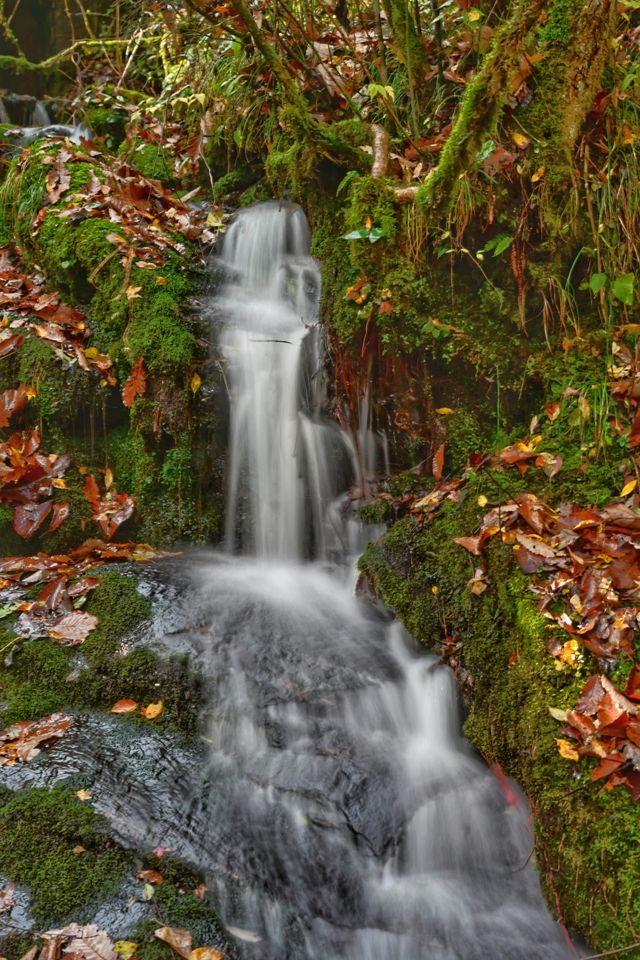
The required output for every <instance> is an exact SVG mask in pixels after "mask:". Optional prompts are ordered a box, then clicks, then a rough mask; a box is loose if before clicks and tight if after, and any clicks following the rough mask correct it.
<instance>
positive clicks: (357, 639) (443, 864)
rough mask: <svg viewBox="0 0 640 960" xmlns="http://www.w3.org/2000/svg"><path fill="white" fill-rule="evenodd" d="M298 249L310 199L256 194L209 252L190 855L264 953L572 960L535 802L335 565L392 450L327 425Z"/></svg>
mask: <svg viewBox="0 0 640 960" xmlns="http://www.w3.org/2000/svg"><path fill="white" fill-rule="evenodd" d="M308 250H309V236H308V228H307V225H306V221H305V218H304V215H303V213H302V211H301V210H300V209H299V208H297V207H294V206H291V205H279V204H273V203H271V204H264V205H262V204H261V205H257V206H255V207H253V208H249V209H247V210H245V211H243V212H241V214H240V215H239V216H238V217H237V219H236V220H235V222H234V223H233V224H232V226H231V228H230V230H229V232H228V234H227V236H226V238H225V241H224V246H223V250H222V254H221V257H220V258H219V260H218V264H217V266H218V268H221V270H222V278H223V279H222V283H221V286H220V288H219V293H218V294H217V296H216V297H215V301H214V304H213V313H214V319H215V324H216V329H217V335H218V343H219V348H220V352H221V354H222V357H223V359H224V363H225V370H226V377H227V381H228V386H229V392H230V407H231V412H230V472H229V495H228V517H227V546H228V549H229V554H227V555H225V556H220V557H219V558H218V560H217V562H215V563H214V564H205V565H203V566H201V567H200V568H199V570H198V572H197V574H195V576H196V579H198V580H199V583H200V587H199V593H198V594H197V596H198V597H199V599H198V600H197V602H196V600H195V599H194V609H195V608H197V609H198V618H199V622H205V623H209V624H210V628H209V629H208V630H207V629H206V628H202V627H200V628H199V632H198V637H199V641H198V642H199V643H201V644H202V648H203V656H204V657H205V659H206V660H207V661H208V663H209V668H208V670H207V674H208V675H210V676H213V677H215V681H214V686H213V689H212V691H211V716H210V721H209V731H208V734H207V739H208V741H209V744H210V768H209V773H208V776H209V779H210V782H211V789H210V792H209V794H208V796H207V800H206V808H205V810H204V812H201V813H200V814H199V817H202V816H205V817H206V822H207V823H208V829H207V831H206V840H205V841H204V842H203V841H201V840H198V844H199V845H198V856H199V858H200V862H201V863H204V864H206V865H207V866H208V868H209V871H210V880H209V883H210V886H211V889H212V890H214V892H215V896H216V900H217V903H218V907H219V910H220V913H221V916H222V919H223V920H224V922H225V923H226V924H227V925H228V926H229V929H230V930H231V932H232V933H234V935H236V936H237V937H238V938H239V940H240V941H241V946H242V955H243V957H248V958H253V960H498V958H500V960H565V958H567V957H568V956H569V955H570V954H569V951H568V947H567V945H566V944H565V942H564V939H563V936H562V934H561V932H560V929H559V928H558V926H557V925H556V924H555V923H554V922H553V920H552V919H551V917H550V916H549V914H548V912H547V909H546V907H545V904H544V902H543V898H542V895H541V893H540V889H539V885H538V880H537V876H536V872H535V867H534V866H533V864H532V862H531V858H530V854H531V844H532V838H531V834H530V831H529V829H528V827H527V821H528V809H527V807H526V803H525V801H524V799H523V798H522V797H521V796H520V794H519V793H518V792H517V788H514V789H513V790H511V791H506V793H505V792H503V789H502V787H501V785H500V784H499V783H498V781H497V779H496V778H495V777H494V776H493V774H492V773H491V772H490V771H489V770H488V769H487V767H486V766H485V765H484V764H483V763H481V762H480V760H479V759H478V758H477V757H476V756H475V754H474V753H473V751H472V750H471V748H470V747H469V746H468V745H467V744H466V743H465V741H464V739H463V738H462V736H461V734H460V718H459V710H458V705H457V697H456V691H455V685H454V682H453V679H452V677H451V675H450V672H449V671H448V670H447V669H446V668H445V667H443V666H442V665H440V664H439V663H438V662H437V660H436V659H435V657H433V656H430V655H428V654H426V653H424V651H421V650H420V649H419V648H418V647H417V645H416V644H415V643H414V642H413V641H412V640H411V638H410V637H408V636H407V635H406V634H404V632H403V631H402V629H401V628H400V626H399V625H398V624H393V623H391V622H390V620H389V618H388V617H387V615H386V614H385V613H384V612H382V611H380V610H377V609H375V608H373V607H371V606H370V605H367V604H364V603H362V602H360V601H359V600H358V599H357V598H356V597H355V596H354V595H353V591H352V589H350V588H349V583H348V581H349V569H348V568H349V558H348V556H347V553H348V550H347V549H345V550H344V551H343V555H342V557H341V559H340V562H337V549H338V545H339V544H343V545H344V544H346V543H348V540H349V537H348V535H347V534H346V532H345V525H344V510H343V509H342V508H341V507H340V505H339V504H340V503H341V501H340V499H339V498H338V495H339V494H340V493H341V492H343V491H344V490H345V488H346V485H347V484H348V483H349V482H350V481H353V482H355V483H356V484H358V483H360V484H361V485H363V464H364V473H365V474H366V472H367V460H368V469H369V470H370V469H372V468H373V464H372V462H371V461H372V460H375V458H376V456H379V453H380V445H379V444H377V445H375V444H373V439H372V436H373V435H371V434H365V432H364V431H363V429H362V428H361V435H360V437H359V438H358V440H357V442H355V443H354V441H353V440H352V439H351V438H350V436H349V435H348V434H347V433H346V432H343V431H340V430H339V429H338V428H337V426H335V425H332V424H331V423H330V422H329V421H327V420H324V419H323V416H322V410H321V407H322V396H323V393H322V387H321V385H320V381H321V375H320V373H319V371H320V369H321V363H320V361H321V357H320V345H321V343H322V339H321V337H320V335H319V334H320V331H319V330H318V328H317V314H318V302H319V294H320V283H319V274H318V269H317V266H316V264H315V263H314V261H313V260H312V259H311V258H310V257H309V253H308ZM367 404H368V400H366V401H365V405H367ZM368 417H369V414H368V412H367V410H366V409H365V410H364V411H363V418H364V419H368ZM356 429H357V428H356ZM356 448H359V450H360V452H361V454H362V453H364V454H365V457H364V459H362V457H361V459H360V460H359V461H356V453H355V450H356ZM366 479H367V478H366V477H365V480H366ZM336 503H337V504H338V506H336ZM239 545H241V546H242V548H243V552H244V554H245V556H241V557H238V556H233V555H230V554H231V553H233V552H234V551H236V550H237V548H238V546H239ZM247 554H249V556H247ZM310 554H314V555H315V557H316V558H318V557H319V558H320V560H321V561H322V562H318V561H317V560H316V562H314V563H309V562H306V563H303V562H302V561H303V557H305V556H306V557H307V558H308V557H309V556H310ZM251 555H253V556H251ZM328 559H332V560H333V561H334V562H333V563H332V564H330V563H328V562H327V560H328ZM196 821H198V817H196V816H195V814H194V823H195V822H196ZM198 822H199V821H198ZM194 829H195V827H194ZM195 843H196V841H195V839H194V844H195Z"/></svg>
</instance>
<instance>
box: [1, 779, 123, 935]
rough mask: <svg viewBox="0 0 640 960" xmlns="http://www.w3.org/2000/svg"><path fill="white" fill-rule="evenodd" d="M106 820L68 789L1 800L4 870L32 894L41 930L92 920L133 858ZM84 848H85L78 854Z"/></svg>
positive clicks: (40, 791)
mask: <svg viewBox="0 0 640 960" xmlns="http://www.w3.org/2000/svg"><path fill="white" fill-rule="evenodd" d="M106 826H107V824H106V820H105V819H104V817H102V816H101V815H100V814H98V813H97V812H96V811H95V810H94V809H93V807H91V806H90V805H87V804H83V803H82V802H81V801H80V800H78V799H77V798H76V797H75V796H73V794H72V793H71V792H70V791H69V790H67V789H66V788H65V787H54V788H53V789H52V790H50V791H49V790H46V789H33V790H23V791H21V792H19V793H17V794H15V796H11V797H7V796H3V797H2V798H0V837H1V838H2V843H1V844H0V872H2V873H3V874H5V875H6V876H8V877H9V878H10V879H11V880H14V881H16V882H17V883H22V884H26V885H28V886H29V889H30V892H31V909H32V911H33V916H34V920H35V921H36V923H37V924H38V925H39V926H40V927H41V928H42V929H49V928H50V927H52V926H55V925H56V924H64V923H65V922H68V921H70V920H75V921H80V922H81V921H82V918H83V917H85V918H87V919H90V917H91V908H95V907H96V906H97V905H98V904H99V903H100V901H101V899H104V898H105V897H108V896H109V894H112V893H114V892H115V891H116V890H117V889H118V887H119V885H120V883H121V882H122V880H123V879H124V875H125V871H126V870H127V869H128V868H129V858H128V857H127V856H126V855H125V854H124V853H123V851H122V850H120V849H118V848H117V847H116V846H115V845H114V843H113V842H112V841H111V840H110V839H109V836H108V833H107V831H106ZM74 847H83V848H84V852H81V853H79V852H77V851H76V852H74Z"/></svg>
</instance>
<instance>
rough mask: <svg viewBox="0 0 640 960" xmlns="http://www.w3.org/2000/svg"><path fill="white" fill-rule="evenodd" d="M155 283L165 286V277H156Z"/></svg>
mask: <svg viewBox="0 0 640 960" xmlns="http://www.w3.org/2000/svg"><path fill="white" fill-rule="evenodd" d="M156 283H157V285H158V286H159V287H166V285H167V280H166V277H156Z"/></svg>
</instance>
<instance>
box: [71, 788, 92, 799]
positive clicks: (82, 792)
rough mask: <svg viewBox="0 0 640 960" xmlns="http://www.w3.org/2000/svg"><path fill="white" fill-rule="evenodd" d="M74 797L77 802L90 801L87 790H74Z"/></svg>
mask: <svg viewBox="0 0 640 960" xmlns="http://www.w3.org/2000/svg"><path fill="white" fill-rule="evenodd" d="M74 797H77V798H78V800H91V794H90V793H89V791H88V790H76V792H75V793H74Z"/></svg>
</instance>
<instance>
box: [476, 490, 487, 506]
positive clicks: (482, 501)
mask: <svg viewBox="0 0 640 960" xmlns="http://www.w3.org/2000/svg"><path fill="white" fill-rule="evenodd" d="M488 503H489V501H488V500H487V498H486V497H485V495H484V493H481V494H480V496H479V497H478V506H479V507H486V505H487V504H488Z"/></svg>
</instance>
